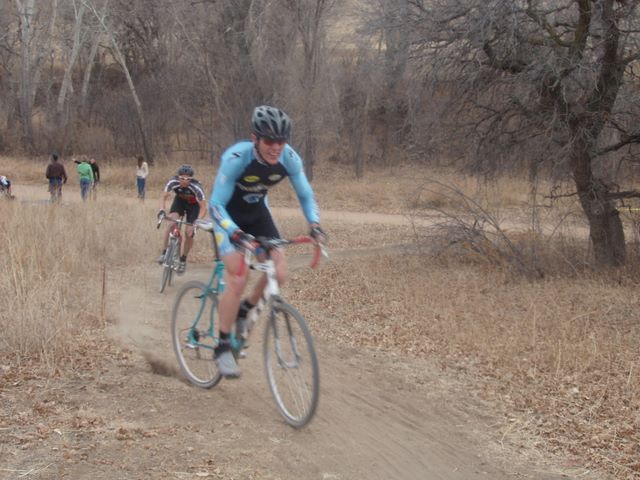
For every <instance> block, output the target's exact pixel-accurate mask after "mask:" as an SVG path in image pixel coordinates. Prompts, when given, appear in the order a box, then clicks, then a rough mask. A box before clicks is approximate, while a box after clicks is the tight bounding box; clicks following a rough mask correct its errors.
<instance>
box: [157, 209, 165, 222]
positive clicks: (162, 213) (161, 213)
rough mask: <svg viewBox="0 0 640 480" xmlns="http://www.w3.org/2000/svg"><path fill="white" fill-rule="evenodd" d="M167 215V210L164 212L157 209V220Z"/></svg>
mask: <svg viewBox="0 0 640 480" xmlns="http://www.w3.org/2000/svg"><path fill="white" fill-rule="evenodd" d="M166 216H167V212H165V211H164V210H159V211H158V220H160V219H161V218H164V217H166Z"/></svg>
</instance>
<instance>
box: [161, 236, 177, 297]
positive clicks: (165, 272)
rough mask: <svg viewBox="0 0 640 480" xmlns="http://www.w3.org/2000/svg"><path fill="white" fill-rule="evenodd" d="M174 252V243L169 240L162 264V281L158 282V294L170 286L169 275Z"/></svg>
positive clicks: (171, 269) (172, 240)
mask: <svg viewBox="0 0 640 480" xmlns="http://www.w3.org/2000/svg"><path fill="white" fill-rule="evenodd" d="M175 250H176V241H175V240H174V239H171V241H170V242H169V246H168V247H167V251H166V252H165V254H164V261H163V262H162V280H161V282H160V293H162V292H164V289H165V288H166V287H167V285H171V274H172V272H173V257H174V255H175V254H174V252H175Z"/></svg>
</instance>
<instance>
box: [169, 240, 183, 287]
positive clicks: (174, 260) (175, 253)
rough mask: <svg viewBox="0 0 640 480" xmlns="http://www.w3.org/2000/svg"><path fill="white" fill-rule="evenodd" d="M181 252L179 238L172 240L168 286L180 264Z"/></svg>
mask: <svg viewBox="0 0 640 480" xmlns="http://www.w3.org/2000/svg"><path fill="white" fill-rule="evenodd" d="M181 251H182V242H181V241H180V239H179V238H176V239H174V244H173V250H172V251H171V255H172V257H171V272H170V273H169V285H171V281H172V280H173V278H174V276H175V275H176V273H177V268H178V265H179V264H180V252H181Z"/></svg>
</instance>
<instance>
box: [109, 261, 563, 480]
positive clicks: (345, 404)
mask: <svg viewBox="0 0 640 480" xmlns="http://www.w3.org/2000/svg"><path fill="white" fill-rule="evenodd" d="M208 273H209V272H208V270H207V269H205V268H191V270H190V271H189V275H188V276H187V275H185V278H184V280H186V279H187V278H188V279H193V278H199V279H202V280H205V279H206V277H207V275H208ZM158 275H159V272H158V269H157V268H149V269H148V270H147V271H146V272H144V279H145V281H144V282H141V284H139V285H127V286H126V290H123V291H122V292H121V293H122V295H121V297H120V303H119V305H118V306H117V309H116V311H115V313H116V316H117V319H118V321H117V324H116V325H115V326H114V328H113V335H114V336H115V337H116V338H117V339H118V341H120V342H122V343H123V344H124V345H127V346H128V347H129V348H131V349H132V350H133V351H136V352H139V353H141V354H142V355H143V356H144V357H146V358H147V360H148V361H149V360H150V363H151V364H152V365H153V366H155V369H156V371H158V372H162V373H165V374H166V375H167V376H162V377H158V376H156V378H155V379H154V378H151V377H150V375H151V374H150V373H148V372H145V371H144V370H145V369H144V366H143V365H137V366H136V367H135V368H134V370H135V376H136V377H139V378H138V380H137V381H136V383H138V382H139V383H141V384H144V385H145V391H144V392H139V391H137V389H135V387H134V388H129V389H128V390H129V391H128V392H127V396H128V397H129V399H128V401H127V404H128V406H129V407H131V408H132V409H133V410H132V411H136V409H138V408H139V406H140V405H141V404H144V403H147V402H149V401H151V400H150V399H149V398H148V397H149V396H151V398H155V399H156V402H154V405H155V408H154V410H156V411H155V412H154V415H151V416H146V418H145V419H144V422H142V423H143V424H144V425H145V428H151V429H156V430H164V429H168V428H169V429H171V428H172V427H173V428H175V429H177V432H176V436H175V437H173V438H171V439H167V438H161V439H160V440H161V441H163V442H168V443H169V445H170V451H167V453H166V454H165V455H163V456H162V464H164V465H165V473H168V472H169V470H172V469H173V468H175V469H179V468H183V469H186V471H185V475H186V476H181V477H179V478H190V475H191V476H194V475H198V474H199V475H201V476H205V474H206V475H212V476H215V475H220V476H222V478H281V479H299V478H305V479H306V478H310V479H311V478H314V479H315V478H317V479H363V478H367V479H389V478H393V479H423V478H424V479H461V480H462V479H472V478H492V479H507V478H513V476H514V475H526V476H527V477H528V478H538V479H556V478H558V479H559V478H563V477H562V476H561V475H560V474H558V473H556V474H554V473H551V472H544V471H542V470H540V467H537V468H534V467H532V466H531V465H526V464H523V463H522V462H523V460H522V459H520V460H518V459H517V458H509V455H508V454H507V452H505V451H502V452H500V451H499V449H498V448H497V443H496V439H495V438H492V432H491V428H490V423H491V418H490V415H489V414H487V413H482V411H483V408H484V407H483V406H482V405H479V404H473V403H471V402H470V401H469V400H468V399H467V398H466V396H465V393H464V390H462V388H461V387H459V386H457V385H456V383H455V382H454V381H453V380H452V379H450V378H446V376H443V375H442V374H441V373H440V372H438V370H437V369H435V368H434V367H433V366H432V365H430V364H429V363H428V362H424V361H416V360H409V359H405V358H400V357H396V356H389V355H387V354H381V353H379V352H375V351H367V350H347V349H344V348H336V347H334V346H332V345H329V344H326V343H322V342H320V343H318V345H317V348H318V353H319V358H320V365H321V398H320V405H319V409H318V412H317V415H316V418H315V419H314V420H313V422H312V423H311V424H310V425H309V426H308V427H307V428H305V429H303V430H302V431H294V430H292V429H291V428H290V427H288V426H287V425H286V424H285V423H284V422H283V421H282V420H281V419H280V417H279V415H278V413H277V411H276V409H275V406H274V404H273V401H272V399H271V397H270V394H269V391H268V387H267V385H266V381H265V378H264V373H263V366H262V361H261V350H260V345H259V338H260V336H258V335H255V333H259V334H261V333H262V332H261V331H258V332H255V333H254V338H253V342H255V344H254V345H253V346H252V347H250V349H249V358H248V359H246V360H244V361H242V363H241V367H242V369H243V377H242V378H241V379H240V380H238V381H223V382H222V383H221V384H220V385H218V386H217V387H215V388H214V389H212V390H210V391H205V390H198V389H196V388H194V387H191V386H189V385H187V384H186V383H184V381H181V380H179V377H180V375H179V374H178V373H177V364H176V362H175V360H174V358H173V354H172V351H171V346H170V337H169V328H168V324H169V321H170V319H169V313H168V312H169V311H170V306H171V303H172V301H173V296H174V295H173V294H174V293H175V292H176V291H177V290H178V288H179V287H180V284H181V283H182V281H184V280H183V279H179V280H178V282H177V284H176V285H174V286H172V287H170V289H169V291H168V292H167V294H166V295H161V294H158V293H157V292H156V287H157V285H156V284H157V283H158ZM259 330H260V329H259ZM157 382H160V384H158V383H157ZM160 385H162V386H160ZM147 388H151V389H152V390H153V392H149V391H147ZM141 394H142V395H141ZM149 394H151V395H149ZM156 395H158V396H156ZM145 398H146V400H145ZM194 430H195V431H194ZM493 434H495V432H493ZM190 449H193V450H191V451H190ZM123 453H124V452H123ZM150 454H151V455H152V456H155V454H154V453H152V452H150V451H149V450H145V449H144V447H143V448H142V449H128V451H127V452H126V455H127V456H131V457H133V458H136V459H137V460H136V462H140V461H141V459H142V458H145V457H147V456H149V455H150ZM203 454H205V455H213V459H211V465H210V468H209V467H207V466H206V462H205V463H204V464H203V465H202V466H201V467H200V470H198V471H197V472H196V471H190V470H189V468H187V466H188V465H184V464H183V465H182V467H180V463H181V458H182V459H183V460H184V459H185V458H188V457H190V456H198V455H203ZM185 455H186V457H185ZM148 460H149V461H150V460H151V459H148ZM187 463H188V462H187ZM125 464H127V465H130V467H133V465H132V464H129V463H128V462H125ZM171 464H175V466H174V467H171V468H168V469H167V465H171ZM193 466H194V465H193V464H192V465H191V467H193ZM216 468H217V469H218V470H216ZM189 472H190V473H189ZM131 473H132V474H134V475H135V474H136V470H133V471H131ZM228 475H230V476H228ZM564 478H566V477H564Z"/></svg>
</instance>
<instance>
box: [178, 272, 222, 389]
mask: <svg viewBox="0 0 640 480" xmlns="http://www.w3.org/2000/svg"><path fill="white" fill-rule="evenodd" d="M217 308H218V297H217V295H216V294H215V293H212V292H208V291H207V286H206V285H205V284H204V283H202V282H198V281H191V282H187V283H185V284H184V286H183V287H182V288H181V289H180V291H179V292H178V295H177V297H176V300H175V303H174V304H173V312H172V315H171V339H172V343H173V350H174V352H175V354H176V358H177V359H178V363H179V364H180V369H181V370H182V373H183V374H184V375H185V377H187V380H189V382H191V383H193V384H194V385H196V386H198V387H201V388H211V387H214V386H215V385H216V384H217V383H218V382H219V381H220V379H221V378H222V375H220V372H219V371H218V367H217V366H216V363H215V361H214V360H213V349H214V348H215V346H216V345H217V343H218V339H217V334H216V331H215V325H214V318H215V315H216V313H217V312H216V310H217Z"/></svg>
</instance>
